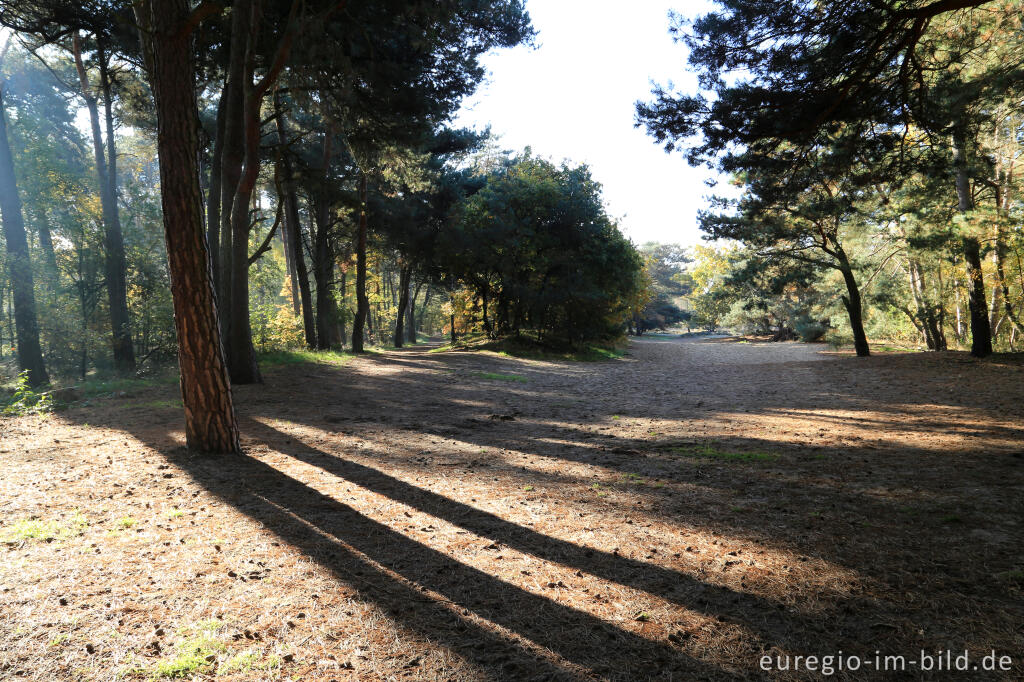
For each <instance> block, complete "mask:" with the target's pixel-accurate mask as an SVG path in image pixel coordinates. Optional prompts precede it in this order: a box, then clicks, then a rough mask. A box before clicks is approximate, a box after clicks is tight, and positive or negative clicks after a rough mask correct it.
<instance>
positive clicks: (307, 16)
mask: <svg viewBox="0 0 1024 682" xmlns="http://www.w3.org/2000/svg"><path fill="white" fill-rule="evenodd" d="M0 25H2V26H4V27H6V29H7V33H6V45H5V47H4V50H3V57H2V62H0V73H2V75H3V83H2V87H0V94H2V96H3V99H2V100H0V114H2V115H0V121H2V122H3V126H2V127H0V213H2V216H3V227H4V235H3V237H4V245H5V250H4V255H3V259H2V262H0V266H2V268H3V274H4V275H5V276H4V277H3V278H2V281H3V284H2V285H0V311H2V312H3V313H5V315H4V317H5V319H3V320H2V321H0V352H3V351H2V349H3V348H4V347H5V343H6V346H7V348H9V349H11V352H12V353H14V355H15V356H16V359H17V364H18V367H19V369H21V370H23V371H24V372H26V373H27V377H28V380H29V382H30V383H31V384H32V385H42V384H45V383H46V382H47V381H48V380H49V376H50V374H51V373H55V372H56V373H57V374H77V375H79V376H83V377H84V376H85V375H86V374H87V373H88V372H89V371H91V370H93V369H97V368H99V369H109V370H111V371H116V372H120V373H124V374H129V373H132V372H134V371H136V370H137V369H138V368H139V367H140V365H142V364H143V363H145V362H148V361H151V359H159V358H160V357H161V356H173V355H176V356H177V359H178V364H179V369H180V373H181V384H182V394H183V402H184V405H185V415H186V436H187V440H188V443H189V445H190V447H193V448H195V449H197V450H200V451H207V452H235V451H238V433H237V425H236V422H235V418H234V407H233V404H232V396H231V390H230V385H231V384H245V383H252V382H258V381H261V373H260V368H259V363H258V351H259V350H260V349H266V348H269V347H279V346H287V345H302V346H306V347H308V348H310V349H320V350H325V349H337V348H341V347H343V346H344V347H347V348H348V349H350V350H351V351H352V352H357V353H358V352H363V351H364V349H365V347H366V345H367V343H368V342H375V343H381V344H382V343H388V342H390V344H392V345H394V346H402V345H403V344H404V343H408V342H415V341H416V338H417V337H416V331H417V328H424V327H426V328H427V329H431V330H435V331H439V330H440V329H441V328H442V327H447V328H448V329H449V331H450V332H451V333H452V334H453V335H454V333H455V330H456V319H455V318H456V314H455V313H456V312H458V316H459V318H460V320H461V321H462V326H463V327H466V326H467V324H470V325H477V326H479V327H480V328H481V329H482V330H484V331H485V333H487V334H489V335H493V336H499V335H505V334H516V333H521V332H524V331H526V330H529V331H530V332H531V333H535V334H537V335H539V336H541V337H543V338H545V339H547V340H549V341H551V342H556V343H564V344H569V345H572V344H579V343H583V342H585V341H587V340H591V339H595V338H606V337H611V336H614V335H616V334H618V333H621V330H622V329H623V328H624V324H625V319H626V318H627V317H628V315H629V305H630V304H629V301H631V300H633V299H635V298H637V297H638V296H642V293H640V291H639V290H640V288H641V285H642V277H641V276H640V274H639V273H640V272H641V270H642V263H641V259H640V257H639V256H638V255H637V252H636V250H635V248H634V247H633V246H632V244H630V243H629V242H628V241H627V240H626V239H625V238H623V237H622V235H621V234H620V233H619V231H618V228H617V227H616V225H615V224H614V222H613V221H612V220H611V219H610V218H609V217H608V216H607V215H606V214H605V212H604V209H603V205H602V202H601V199H600V186H599V185H598V184H597V183H596V182H594V180H593V179H592V178H591V177H590V173H589V171H588V170H587V169H586V168H585V167H572V166H569V165H562V166H556V165H555V164H552V163H550V162H547V161H544V160H542V159H537V158H535V157H533V156H532V155H531V154H530V152H529V151H527V152H526V153H523V154H520V155H510V154H508V153H504V152H502V151H501V150H497V149H496V148H495V145H494V143H493V141H490V140H489V135H488V132H487V131H483V132H480V131H472V130H460V129H454V128H452V127H451V124H450V121H451V119H452V116H453V114H454V113H455V112H456V111H457V109H458V107H459V106H460V103H461V101H462V100H463V98H464V97H465V96H466V95H468V94H470V93H472V92H473V91H474V89H475V88H476V87H477V86H478V85H479V83H480V82H481V80H482V78H483V76H484V69H483V67H482V66H481V63H480V57H481V56H482V55H483V54H485V53H486V52H488V51H489V50H491V49H494V48H500V47H511V46H515V45H518V44H522V43H529V42H530V41H531V40H532V38H533V29H532V27H531V25H530V20H529V16H528V15H527V13H526V11H525V10H524V8H523V5H522V3H521V2H520V1H519V0H487V1H484V2H479V1H476V0H440V1H437V0H432V1H430V2H426V1H423V2H390V1H388V2H365V1H363V2H358V1H352V0H348V1H346V0H341V1H333V2H308V1H307V2H302V1H300V0H293V1H282V2H274V1H271V0H235V1H234V2H232V3H230V4H221V3H214V2H208V1H204V2H201V3H199V4H198V5H193V4H191V3H189V2H187V0H144V1H142V2H134V3H128V2H123V1H118V0H115V1H113V2H108V1H102V2H98V3H77V2H76V3H72V2H66V1H63V0H30V1H29V2H22V1H21V0H19V1H18V2H16V3H13V2H0ZM83 121H87V125H82V122H83ZM161 222H162V224H163V228H164V229H163V239H160V238H159V234H158V233H157V231H156V230H155V229H154V227H155V225H157V224H160V223H161ZM458 306H461V309H459V310H458V311H456V307H458ZM417 311H418V313H419V314H418V315H417ZM481 313H482V314H481ZM444 318H448V319H444ZM446 323H447V324H446ZM5 337H6V338H5ZM0 359H2V358H0Z"/></svg>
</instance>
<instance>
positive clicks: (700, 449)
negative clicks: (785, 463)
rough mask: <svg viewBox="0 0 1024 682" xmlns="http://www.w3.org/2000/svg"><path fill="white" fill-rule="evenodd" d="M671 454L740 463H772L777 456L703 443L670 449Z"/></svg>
mask: <svg viewBox="0 0 1024 682" xmlns="http://www.w3.org/2000/svg"><path fill="white" fill-rule="evenodd" d="M668 450H669V452H674V453H676V454H677V455H685V456H687V457H701V458H703V459H719V460H732V461H739V462H770V461H771V460H773V459H775V455H773V454H770V453H767V452H742V451H736V450H722V449H721V448H719V447H717V446H716V445H715V444H714V443H703V444H700V445H677V446H672V447H669V448H668Z"/></svg>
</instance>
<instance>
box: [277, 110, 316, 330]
mask: <svg viewBox="0 0 1024 682" xmlns="http://www.w3.org/2000/svg"><path fill="white" fill-rule="evenodd" d="M274 108H275V111H276V113H277V142H278V144H279V145H280V146H281V174H282V176H283V179H284V181H283V186H282V190H283V191H284V195H285V196H284V197H283V199H284V202H285V204H284V208H285V213H284V217H285V224H286V225H287V227H288V230H287V237H286V238H287V239H288V241H289V242H290V243H291V248H289V249H288V252H289V255H290V257H291V260H292V263H291V266H290V268H291V269H292V270H293V271H294V273H295V280H294V281H295V283H296V284H297V287H298V292H299V298H300V300H299V301H298V302H299V304H300V306H301V309H302V328H303V330H304V331H305V334H306V346H307V347H308V348H310V349H313V348H316V347H317V342H316V341H317V333H316V322H315V320H314V318H313V301H312V299H311V298H310V289H309V272H308V270H307V269H306V254H305V249H304V248H303V242H302V223H301V222H299V198H298V195H297V194H296V192H295V178H294V176H293V173H292V164H291V161H290V160H289V158H288V153H287V150H285V146H286V144H287V134H286V132H285V123H284V112H283V110H282V108H281V98H280V96H279V95H278V94H277V93H275V94H274Z"/></svg>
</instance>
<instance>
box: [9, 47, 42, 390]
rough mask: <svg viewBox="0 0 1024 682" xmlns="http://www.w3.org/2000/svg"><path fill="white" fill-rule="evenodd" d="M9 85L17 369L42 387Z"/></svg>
mask: <svg viewBox="0 0 1024 682" xmlns="http://www.w3.org/2000/svg"><path fill="white" fill-rule="evenodd" d="M8 46H9V43H8ZM3 52H4V55H3V56H6V53H7V46H5V47H4V50H3ZM0 62H2V58H0ZM6 86H7V83H6V81H5V80H4V79H2V78H0V214H2V219H3V227H4V242H5V244H6V250H7V271H8V274H9V278H10V282H11V299H12V306H13V308H14V318H15V329H16V331H17V347H18V366H19V368H20V369H21V370H22V371H24V372H27V373H28V382H29V385H31V386H39V385H42V384H45V383H47V382H48V381H49V380H50V379H49V376H48V375H47V372H46V365H45V364H44V363H43V352H42V349H41V347H40V345H39V322H38V318H37V317H36V298H35V283H34V281H33V274H32V260H31V256H30V255H29V249H28V238H27V236H26V234H25V218H24V215H23V214H22V210H21V198H20V197H19V196H18V180H17V177H16V176H15V172H14V158H13V156H12V154H11V147H10V141H9V136H8V132H7V131H8V127H7V109H6V107H5V106H4V96H5V93H4V90H5V89H6Z"/></svg>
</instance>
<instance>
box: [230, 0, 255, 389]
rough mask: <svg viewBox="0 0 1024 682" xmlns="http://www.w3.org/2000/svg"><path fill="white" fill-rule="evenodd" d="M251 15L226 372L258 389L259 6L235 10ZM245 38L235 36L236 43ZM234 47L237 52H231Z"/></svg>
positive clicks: (234, 214) (233, 226)
mask: <svg viewBox="0 0 1024 682" xmlns="http://www.w3.org/2000/svg"><path fill="white" fill-rule="evenodd" d="M236 7H237V9H238V10H239V11H244V12H249V13H250V18H249V21H248V28H249V31H248V35H247V36H244V37H245V39H246V47H245V60H244V62H245V65H244V68H243V69H242V71H243V73H242V84H241V86H242V88H241V89H242V104H243V107H242V108H243V120H242V140H243V167H242V173H241V175H240V176H239V178H238V186H237V188H236V189H235V192H234V201H233V202H232V206H231V267H230V268H229V269H230V273H231V275H230V276H231V310H230V313H229V319H230V324H229V328H228V332H227V351H228V371H229V373H230V374H231V383H233V384H256V383H260V382H261V381H262V377H261V376H260V370H259V366H258V365H257V364H256V353H255V350H254V348H253V344H252V329H251V327H250V323H249V230H250V227H251V223H250V217H249V204H250V202H251V200H252V193H253V189H254V188H255V187H256V179H257V178H258V177H259V172H260V159H259V142H260V100H261V99H262V94H261V93H259V92H257V91H256V89H255V88H254V87H253V84H252V78H253V73H254V71H255V68H256V41H257V39H258V37H259V25H260V22H259V17H260V6H259V2H258V0H248V1H246V2H243V3H241V4H240V5H236ZM242 37H243V36H236V35H232V36H231V39H232V41H234V40H238V39H240V38H242ZM232 47H233V46H232Z"/></svg>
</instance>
